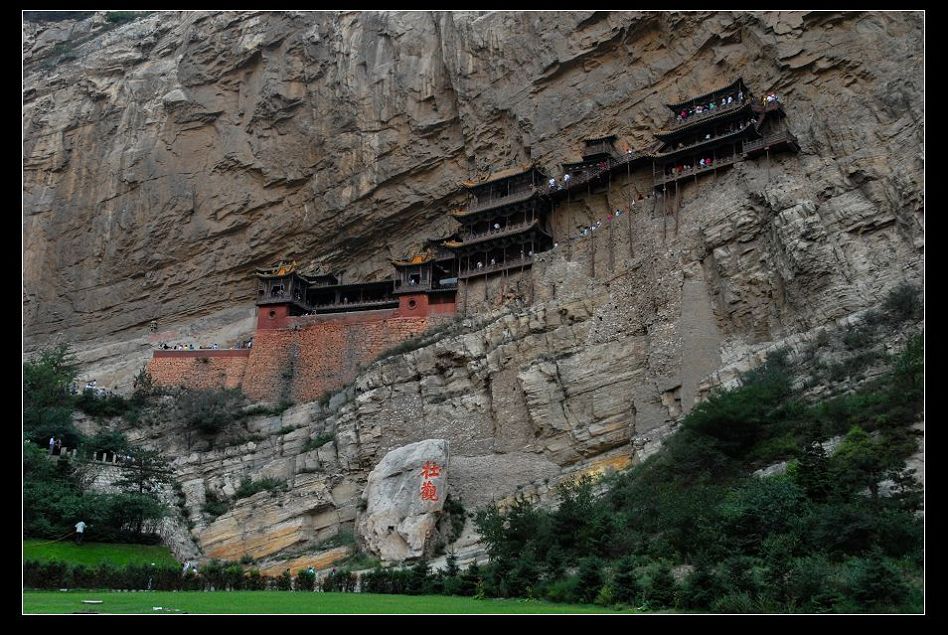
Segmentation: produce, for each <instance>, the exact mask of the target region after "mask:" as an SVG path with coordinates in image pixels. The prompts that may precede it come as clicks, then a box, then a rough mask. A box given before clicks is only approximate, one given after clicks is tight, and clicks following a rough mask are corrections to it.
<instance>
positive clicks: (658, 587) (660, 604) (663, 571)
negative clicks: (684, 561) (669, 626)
mask: <svg viewBox="0 0 948 635" xmlns="http://www.w3.org/2000/svg"><path fill="white" fill-rule="evenodd" d="M642 594H643V595H644V597H645V600H646V601H647V602H648V605H649V607H651V608H671V607H674V606H675V605H676V604H677V602H678V598H677V595H678V587H677V585H676V584H675V578H674V577H673V576H672V573H671V567H670V566H669V565H668V563H661V564H660V565H659V566H658V567H657V568H655V570H654V571H653V572H652V574H651V575H650V576H649V577H648V578H646V582H645V584H644V585H643V589H642Z"/></svg>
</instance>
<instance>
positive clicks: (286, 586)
mask: <svg viewBox="0 0 948 635" xmlns="http://www.w3.org/2000/svg"><path fill="white" fill-rule="evenodd" d="M276 588H277V589H278V590H279V591H292V590H293V576H291V575H290V570H289V569H284V570H283V573H281V574H280V577H278V578H277V580H276Z"/></svg>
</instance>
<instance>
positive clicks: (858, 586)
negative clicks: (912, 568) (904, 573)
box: [843, 550, 909, 612]
mask: <svg viewBox="0 0 948 635" xmlns="http://www.w3.org/2000/svg"><path fill="white" fill-rule="evenodd" d="M843 585H844V593H845V595H846V596H848V598H849V599H851V601H852V603H853V606H855V607H858V609H857V610H859V611H861V612H876V611H879V612H892V611H897V610H898V609H899V607H900V606H901V605H902V604H903V603H904V602H905V601H906V600H907V599H908V597H909V588H908V585H907V584H906V583H905V581H904V580H903V579H902V577H901V575H900V574H899V571H898V569H897V568H896V567H895V566H893V564H892V563H891V562H890V561H888V560H887V559H886V558H885V557H884V556H883V555H882V553H881V552H880V551H878V550H876V551H873V553H871V554H870V555H869V557H867V558H856V559H853V560H850V561H849V562H848V563H847V566H846V569H845V574H844V582H843Z"/></svg>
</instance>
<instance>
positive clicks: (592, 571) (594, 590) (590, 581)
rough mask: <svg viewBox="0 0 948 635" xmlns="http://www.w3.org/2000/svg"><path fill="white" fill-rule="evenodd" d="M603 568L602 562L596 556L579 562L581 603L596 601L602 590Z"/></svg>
mask: <svg viewBox="0 0 948 635" xmlns="http://www.w3.org/2000/svg"><path fill="white" fill-rule="evenodd" d="M602 566H603V562H602V560H601V559H600V558H597V557H595V556H592V557H587V558H583V559H582V560H580V561H579V572H578V575H577V578H578V580H579V586H578V587H577V592H578V594H579V599H580V601H582V602H592V601H593V600H595V599H596V596H597V595H598V594H599V591H600V589H602V581H603V576H602Z"/></svg>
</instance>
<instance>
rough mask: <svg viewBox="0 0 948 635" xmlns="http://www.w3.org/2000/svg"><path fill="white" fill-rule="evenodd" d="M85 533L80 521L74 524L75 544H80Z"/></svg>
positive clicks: (84, 525) (83, 525) (84, 527)
mask: <svg viewBox="0 0 948 635" xmlns="http://www.w3.org/2000/svg"><path fill="white" fill-rule="evenodd" d="M85 533H86V524H85V523H84V522H82V521H81V520H80V521H79V522H78V523H76V544H77V545H81V544H82V537H83V535H84V534H85Z"/></svg>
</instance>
